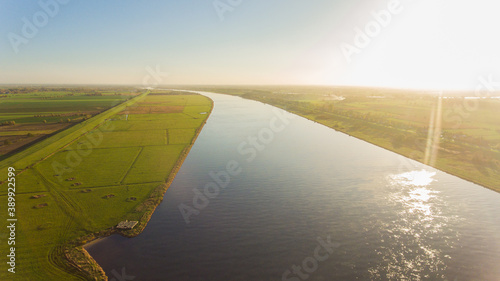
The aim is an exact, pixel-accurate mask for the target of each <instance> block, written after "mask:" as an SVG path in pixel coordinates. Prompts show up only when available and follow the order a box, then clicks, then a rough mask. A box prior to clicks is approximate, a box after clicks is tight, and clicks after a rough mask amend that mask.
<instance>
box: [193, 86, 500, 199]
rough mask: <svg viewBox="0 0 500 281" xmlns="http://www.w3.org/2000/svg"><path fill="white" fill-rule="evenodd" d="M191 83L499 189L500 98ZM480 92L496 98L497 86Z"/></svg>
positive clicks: (380, 90)
mask: <svg viewBox="0 0 500 281" xmlns="http://www.w3.org/2000/svg"><path fill="white" fill-rule="evenodd" d="M196 89H197V90H206V91H214V92H219V93H225V94H231V95H238V96H241V97H244V98H248V99H253V100H257V101H261V102H265V103H269V104H271V105H274V106H277V107H281V108H283V109H285V110H288V111H290V112H293V113H296V114H298V115H301V116H303V117H306V118H308V119H310V120H313V121H316V122H318V123H321V124H323V125H325V126H328V127H330V128H333V129H335V130H338V131H341V132H344V133H346V134H349V135H351V136H354V137H357V138H359V139H362V140H365V141H368V142H370V143H373V144H375V145H378V146H381V147H383V148H386V149H388V150H391V151H394V152H396V153H399V154H401V155H404V156H406V157H409V158H412V159H414V160H417V161H419V162H422V163H425V164H428V165H430V166H433V167H436V168H438V169H440V170H442V171H445V172H448V173H450V174H453V175H456V176H459V177H461V178H463V179H466V180H469V181H472V182H474V183H477V184H480V185H482V186H484V187H487V188H490V189H492V190H495V191H498V192H500V123H499V122H498V120H497V116H498V110H500V99H498V98H485V99H470V98H466V97H477V96H475V95H476V93H474V92H472V93H471V92H449V93H447V92H444V93H435V92H434V93H432V92H422V91H409V90H394V89H372V88H353V87H306V86H304V87H299V86H296V87H286V86H283V87H280V86H275V87H264V86H262V87H257V86H256V87H246V88H231V87H205V88H196ZM483 94H484V96H496V97H498V96H499V93H494V92H491V93H483ZM433 112H434V113H433ZM433 115H434V116H435V118H434V119H433V118H432V116H433ZM438 116H440V117H441V118H438ZM429 142H430V145H429Z"/></svg>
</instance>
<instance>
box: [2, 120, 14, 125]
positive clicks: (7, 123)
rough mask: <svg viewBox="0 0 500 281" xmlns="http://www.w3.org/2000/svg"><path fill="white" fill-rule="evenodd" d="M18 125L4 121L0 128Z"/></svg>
mask: <svg viewBox="0 0 500 281" xmlns="http://www.w3.org/2000/svg"><path fill="white" fill-rule="evenodd" d="M13 125H16V121H4V122H2V123H1V124H0V126H13Z"/></svg>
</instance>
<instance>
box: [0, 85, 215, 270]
mask: <svg viewBox="0 0 500 281" xmlns="http://www.w3.org/2000/svg"><path fill="white" fill-rule="evenodd" d="M30 97H31V98H33V99H34V101H33V102H30V98H28V96H23V98H24V99H25V100H24V101H23V103H22V104H20V105H19V106H18V108H17V109H16V110H17V111H19V112H23V111H26V110H24V109H23V107H22V105H24V106H26V107H27V108H32V103H37V104H40V103H42V101H39V100H37V98H36V96H34V95H31V96H30ZM105 97H107V102H108V103H109V101H111V100H112V99H110V98H112V97H113V96H105ZM120 97H121V96H120ZM123 97H133V98H132V99H130V100H128V101H127V102H126V103H121V104H120V105H118V106H115V107H113V108H111V109H109V110H108V111H104V112H103V113H101V114H97V115H95V116H94V117H90V118H89V119H87V120H85V121H83V122H81V123H79V124H77V125H75V126H73V127H72V128H71V129H73V130H75V128H77V129H78V130H76V131H73V132H72V131H71V129H68V130H65V131H61V132H59V133H58V134H55V135H53V136H52V137H50V138H47V139H45V140H43V141H41V142H38V143H36V144H35V145H34V146H32V147H30V148H27V149H26V150H24V151H23V153H24V154H21V156H22V157H21V156H18V155H19V153H18V154H16V155H14V156H13V157H10V158H7V159H5V160H3V161H2V162H0V168H1V170H2V172H3V171H5V173H2V177H4V176H6V175H7V174H8V173H7V168H8V167H13V168H15V174H16V177H15V183H16V190H15V193H16V197H15V206H16V217H20V218H22V220H19V222H18V223H17V226H16V227H17V229H16V231H17V237H16V239H19V240H22V241H23V246H22V247H18V249H17V252H16V256H17V257H22V259H18V260H19V262H18V263H17V264H16V268H17V269H18V272H19V273H17V274H18V277H19V278H21V279H24V280H80V279H82V278H83V279H85V278H90V277H89V276H94V277H95V278H96V276H100V277H102V276H103V275H102V274H103V273H102V271H101V270H100V268H99V267H98V266H96V265H95V264H93V263H92V262H91V259H89V257H90V256H88V255H86V253H85V252H84V251H83V250H82V248H81V246H82V244H83V243H85V242H87V240H92V239H94V236H95V235H109V234H110V233H113V232H114V231H115V230H113V229H112V228H113V227H114V226H116V225H117V224H118V223H119V222H120V221H123V220H131V221H139V224H138V226H136V227H135V228H134V229H133V230H131V231H125V232H124V235H129V236H133V235H136V234H138V233H139V232H140V231H141V230H142V229H143V228H144V227H145V225H146V223H147V221H148V219H149V216H150V215H151V213H152V211H153V210H154V208H155V207H156V206H157V205H158V204H159V202H161V200H162V197H163V193H164V192H165V191H166V188H168V181H169V180H171V179H172V178H173V176H174V175H175V171H176V169H178V168H179V166H180V163H182V160H183V159H184V157H185V156H186V155H187V152H188V151H189V148H190V147H191V145H192V144H193V142H194V140H195V138H196V136H197V134H198V132H199V130H200V129H201V127H202V125H203V124H204V122H205V121H206V118H207V116H208V114H207V113H209V112H210V111H211V108H212V102H211V101H210V100H209V99H208V98H206V97H203V96H200V95H197V94H190V93H181V92H178V93H172V92H169V91H163V92H152V93H150V92H144V93H142V94H140V95H135V96H123ZM60 99H61V100H60V102H61V103H65V102H66V101H65V100H68V99H69V100H72V99H76V98H75V97H74V96H70V97H62V98H60ZM78 99H80V100H82V99H85V96H83V97H78ZM81 104H82V109H81V111H82V112H83V111H87V112H88V111H89V110H90V108H91V107H92V108H94V110H97V109H98V107H100V106H102V107H104V105H105V104H106V102H105V101H104V99H103V100H101V101H99V100H97V101H96V99H95V97H92V98H91V99H89V101H88V102H87V103H85V102H82V103H81ZM92 104H93V105H92ZM91 105H92V106H91ZM62 108H63V107H62ZM64 108H67V107H64ZM71 110H74V111H76V112H78V111H79V110H80V109H79V107H78V106H77V105H76V104H75V106H74V107H72V108H71ZM30 114H31V113H30ZM10 117H11V118H12V116H10ZM74 122H76V121H74ZM16 126H17V122H16ZM44 142H45V143H44ZM37 146H38V147H37ZM33 147H35V148H36V149H33ZM33 153H35V154H36V157H34V156H33ZM40 157H41V159H40ZM2 180H5V179H4V178H2ZM0 186H1V192H0V193H1V196H0V198H1V199H0V200H1V202H2V204H5V206H7V191H8V189H7V182H6V181H4V182H3V184H1V185H0ZM6 215H7V213H6V212H3V213H2V218H3V219H6ZM96 233H97V234H96ZM99 233H100V234H99ZM7 246H8V245H7V243H2V246H1V247H2V252H7V251H8V247H7ZM77 264H80V265H81V266H76V265H77ZM6 267H7V265H6V264H2V270H1V273H0V279H3V280H5V279H4V278H6V276H7V274H9V273H8V272H7V269H6Z"/></svg>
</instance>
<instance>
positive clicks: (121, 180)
mask: <svg viewBox="0 0 500 281" xmlns="http://www.w3.org/2000/svg"><path fill="white" fill-rule="evenodd" d="M139 148H140V149H139V152H138V153H137V155H136V156H135V158H134V161H132V164H130V167H129V168H128V170H127V171H126V172H125V175H123V177H122V178H121V179H120V185H123V184H124V183H123V181H125V179H126V178H127V176H128V174H129V173H130V171H131V170H132V168H133V167H134V164H135V162H137V159H139V156H141V154H142V151H143V150H144V146H141V147H139Z"/></svg>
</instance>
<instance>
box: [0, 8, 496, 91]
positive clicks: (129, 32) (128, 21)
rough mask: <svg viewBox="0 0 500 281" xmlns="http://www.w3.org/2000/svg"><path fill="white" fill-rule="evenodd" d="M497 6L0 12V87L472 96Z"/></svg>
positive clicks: (482, 74) (489, 57)
mask: <svg viewBox="0 0 500 281" xmlns="http://www.w3.org/2000/svg"><path fill="white" fill-rule="evenodd" d="M497 6H499V4H498V3H496V2H495V1H492V0H480V1H476V2H474V3H457V2H456V1H451V0H438V1H430V0H422V1H411V0H400V1H398V0H385V1H383V0H377V1H367V0H356V1H329V0H316V1H313V2H304V1H299V0H292V1H285V0H276V1H272V2H270V1H264V0H256V1H244V0H240V1H227V0H215V1H213V0H204V1H194V0H190V1H182V2H180V1H162V2H159V1H142V2H140V3H139V2H136V1H106V2H91V3H88V2H81V1H76V0H73V1H71V0H64V1H63V0H41V1H37V2H33V1H27V0H22V1H12V0H10V1H2V2H0V11H1V14H2V17H0V18H1V19H0V23H1V24H0V32H1V34H2V35H3V36H2V39H1V40H0V49H2V52H0V83H1V84H48V85H54V84H60V85H75V84H78V85H98V84H100V85H145V86H153V87H154V86H158V85H215V86H216V85H242V86H250V85H269V86H277V85H304V86H307V85H311V86H333V87H336V86H340V87H344V86H348V87H351V86H352V87H357V86H360V87H377V88H393V89H416V90H474V89H476V88H477V87H478V85H480V84H481V81H484V80H487V81H490V82H493V81H500V79H498V78H495V77H498V75H499V74H500V53H499V52H498V51H497V50H499V49H500V40H498V39H497V38H495V36H494V34H495V26H498V24H500V19H499V18H498V17H496V11H497V10H498V9H496V8H497ZM481 79H483V80H481Z"/></svg>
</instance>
